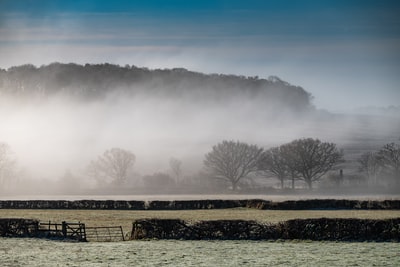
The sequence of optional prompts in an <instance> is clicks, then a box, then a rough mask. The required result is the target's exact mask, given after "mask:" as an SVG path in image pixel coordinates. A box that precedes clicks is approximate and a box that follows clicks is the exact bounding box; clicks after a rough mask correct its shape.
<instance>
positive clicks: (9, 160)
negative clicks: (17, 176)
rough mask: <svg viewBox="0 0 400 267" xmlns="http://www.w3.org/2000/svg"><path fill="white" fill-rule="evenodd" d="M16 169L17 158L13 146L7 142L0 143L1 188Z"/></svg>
mask: <svg viewBox="0 0 400 267" xmlns="http://www.w3.org/2000/svg"><path fill="white" fill-rule="evenodd" d="M14 171H15V159H14V154H13V152H12V151H11V148H10V146H9V145H8V144H6V143H0V188H4V186H6V184H7V182H8V181H9V180H10V179H11V178H12V176H13V175H14Z"/></svg>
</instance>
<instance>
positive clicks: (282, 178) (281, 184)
mask: <svg viewBox="0 0 400 267" xmlns="http://www.w3.org/2000/svg"><path fill="white" fill-rule="evenodd" d="M283 186H284V184H283V178H281V189H283Z"/></svg>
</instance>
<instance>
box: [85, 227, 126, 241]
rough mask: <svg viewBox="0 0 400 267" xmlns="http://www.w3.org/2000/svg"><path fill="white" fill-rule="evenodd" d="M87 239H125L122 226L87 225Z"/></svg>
mask: <svg viewBox="0 0 400 267" xmlns="http://www.w3.org/2000/svg"><path fill="white" fill-rule="evenodd" d="M86 238H87V241H99V242H104V241H109V242H111V241H125V238H124V233H123V231H122V226H103V227H86Z"/></svg>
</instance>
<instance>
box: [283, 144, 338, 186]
mask: <svg viewBox="0 0 400 267" xmlns="http://www.w3.org/2000/svg"><path fill="white" fill-rule="evenodd" d="M288 148H290V150H291V151H292V152H293V153H292V154H291V155H292V156H291V157H292V158H291V160H292V163H293V165H292V168H293V171H295V172H296V173H297V174H298V175H299V179H302V180H304V181H305V182H306V183H307V185H308V187H309V188H310V189H312V183H313V182H315V181H318V180H320V179H321V178H322V177H323V175H325V174H326V173H327V172H328V171H330V170H331V169H332V168H333V167H335V166H336V165H338V164H339V163H341V162H342V161H343V155H342V153H341V152H340V151H339V150H338V149H337V148H336V145H335V144H334V143H328V142H321V141H320V140H318V139H312V138H305V139H297V140H294V141H292V142H291V143H289V144H288Z"/></svg>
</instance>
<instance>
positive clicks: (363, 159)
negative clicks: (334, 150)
mask: <svg viewBox="0 0 400 267" xmlns="http://www.w3.org/2000/svg"><path fill="white" fill-rule="evenodd" d="M358 163H359V164H360V168H359V169H360V171H361V172H365V174H366V175H367V178H368V180H369V181H372V182H373V183H374V184H376V183H377V175H378V174H379V173H380V172H381V170H382V160H381V159H380V156H379V154H378V153H377V152H365V153H363V154H362V155H361V156H360V158H359V159H358Z"/></svg>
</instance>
